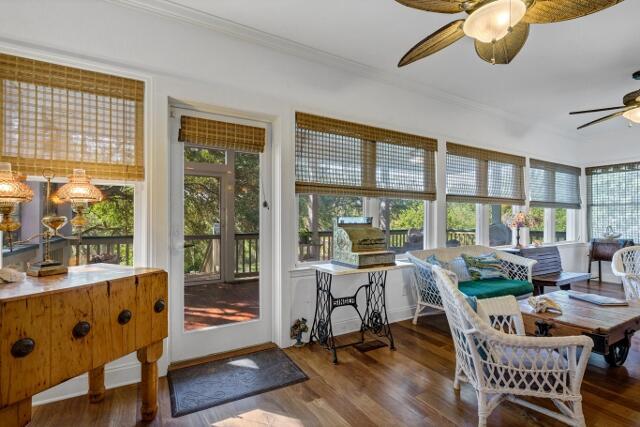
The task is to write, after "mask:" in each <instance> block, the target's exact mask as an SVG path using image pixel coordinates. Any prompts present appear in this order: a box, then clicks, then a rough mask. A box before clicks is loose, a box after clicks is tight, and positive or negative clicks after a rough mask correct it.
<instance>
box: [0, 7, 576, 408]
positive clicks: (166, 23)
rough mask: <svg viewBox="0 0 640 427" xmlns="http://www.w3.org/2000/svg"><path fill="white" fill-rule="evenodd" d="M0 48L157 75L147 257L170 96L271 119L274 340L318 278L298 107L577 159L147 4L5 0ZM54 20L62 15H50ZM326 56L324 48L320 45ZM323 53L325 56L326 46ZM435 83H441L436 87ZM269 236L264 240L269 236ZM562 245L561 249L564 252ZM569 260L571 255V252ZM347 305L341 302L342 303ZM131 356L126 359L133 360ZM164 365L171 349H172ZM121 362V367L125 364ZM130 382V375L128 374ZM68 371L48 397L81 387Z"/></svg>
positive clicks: (282, 336)
mask: <svg viewBox="0 0 640 427" xmlns="http://www.w3.org/2000/svg"><path fill="white" fill-rule="evenodd" d="M0 3H2V5H1V8H2V13H1V14H0V49H2V50H3V51H6V52H10V53H17V54H23V55H34V56H37V57H44V58H46V59H49V60H58V61H62V62H67V63H71V64H76V65H83V66H85V67H87V66H91V67H93V68H97V69H102V70H105V71H120V72H124V73H126V74H131V75H134V76H139V77H142V78H148V79H150V82H151V84H150V85H149V86H148V89H147V96H148V97H150V99H151V102H150V106H151V112H150V116H149V117H150V120H151V123H150V127H149V132H148V135H147V137H148V138H149V139H150V141H151V145H152V149H151V150H147V156H148V159H147V160H148V162H149V163H148V167H147V171H148V174H149V175H148V180H147V184H146V185H148V186H149V190H150V191H149V192H150V194H151V195H152V198H151V200H150V202H149V206H148V212H149V213H150V218H151V225H150V230H149V232H150V235H151V237H152V245H151V249H150V250H151V253H150V256H149V260H150V263H151V264H153V265H155V266H157V267H162V268H168V266H169V254H170V247H169V235H168V229H169V224H168V218H169V209H170V207H169V203H168V197H169V196H168V188H169V187H168V185H169V183H168V178H167V176H168V173H167V171H168V141H169V136H168V131H167V129H168V126H167V115H168V108H167V105H168V99H169V97H172V98H175V99H178V100H181V101H184V102H192V103H202V104H207V105H212V106H217V107H224V108H227V109H229V110H236V111H243V112H250V113H255V114H259V115H262V116H264V117H265V118H266V119H268V120H270V121H271V122H272V129H273V159H272V161H273V165H274V170H276V171H279V173H276V174H275V176H274V177H273V186H274V193H273V195H272V196H271V199H272V200H271V202H272V207H273V214H274V217H275V223H274V230H273V231H274V233H273V234H274V236H276V240H275V241H274V242H272V243H271V250H272V251H273V253H274V257H275V258H274V263H275V265H276V268H275V270H276V271H275V273H274V275H273V286H274V295H275V296H276V299H275V301H274V309H276V310H278V309H279V306H281V307H282V310H281V315H280V316H279V317H278V318H277V319H276V321H275V326H276V329H277V331H276V333H275V335H274V337H273V340H274V341H275V342H277V343H279V344H280V345H288V343H289V342H290V341H289V338H288V328H289V325H290V324H291V321H292V320H293V319H295V318H297V317H301V316H304V317H307V318H308V319H313V307H312V306H313V300H314V298H315V291H314V278H313V276H312V275H310V274H309V272H308V271H295V272H291V270H293V269H294V268H295V264H296V245H295V242H296V241H297V236H296V232H297V231H296V227H295V226H293V225H292V224H296V217H295V215H296V213H295V212H296V203H295V196H294V171H293V159H294V140H293V127H294V112H295V111H296V110H301V111H306V112H311V113H320V114H325V115H329V116H333V117H338V118H342V119H347V120H353V121H358V122H362V123H367V124H373V125H377V126H382V127H388V128H391V129H398V130H402V131H405V132H412V133H417V134H420V135H425V136H431V137H436V138H438V139H439V140H440V142H441V146H442V143H443V142H444V141H455V142H458V143H462V144H470V145H478V146H482V147H487V148H492V149H497V150H503V151H506V152H510V153H514V154H522V155H531V156H535V157H537V158H541V159H545V160H551V161H561V162H564V163H571V164H574V165H578V164H579V163H580V162H579V160H578V159H577V158H576V156H575V153H576V148H577V147H578V146H577V145H576V141H575V140H572V139H568V138H567V137H565V136H563V135H559V134H556V133H552V132H549V131H547V130H545V129H543V128H541V127H539V126H532V125H528V124H524V123H522V122H520V121H518V120H517V119H516V118H515V117H512V116H511V115H509V114H508V113H496V112H494V111H491V110H484V109H481V108H478V107H477V106H475V105H474V104H471V103H469V104H466V103H465V102H461V101H460V100H451V101H448V100H446V99H444V98H443V97H442V96H441V95H438V96H435V95H434V96H433V97H430V96H427V95H425V93H431V92H430V91H428V90H427V91H425V92H423V91H421V90H417V89H415V88H411V87H409V86H407V85H402V87H400V86H396V85H393V84H391V83H389V82H383V81H378V80H374V79H372V78H370V77H367V76H365V75H364V74H362V73H359V72H358V71H357V69H356V68H354V67H351V66H350V65H349V64H345V63H342V62H338V61H336V62H335V63H332V64H328V63H326V61H324V60H323V61H322V62H320V61H314V60H313V59H309V55H308V54H307V55H305V57H304V58H303V57H301V56H297V55H293V54H286V53H284V52H282V51H280V50H274V49H270V48H266V47H263V46H259V45H256V44H253V43H250V42H247V41H242V40H240V39H238V38H234V37H231V36H227V35H225V34H222V33H219V32H216V31H213V30H211V29H208V28H204V27H201V26H196V25H191V24H187V23H183V22H179V21H175V20H170V19H168V18H164V17H160V16H157V15H154V14H150V13H147V12H142V11H138V10H135V9H131V8H126V7H122V6H119V5H116V4H112V3H106V2H101V1H97V0H82V1H80V0H58V1H55V2H52V1H33V0H23V1H20V2H17V1H11V0H2V1H1V2H0ZM48 22H54V23H55V25H46V24H45V23H48ZM320 57H322V56H321V55H320ZM323 58H324V57H323ZM434 93H435V92H434ZM266 243H267V242H265V244H266ZM563 252H564V251H563ZM567 256H568V258H567V259H573V258H571V256H572V255H567ZM408 277H409V276H408V275H407V274H406V273H400V272H394V273H392V274H391V275H390V277H389V287H388V310H389V314H390V317H391V318H392V320H397V319H400V318H406V317H408V316H410V312H411V308H412V305H413V304H414V297H413V291H412V290H411V288H410V283H409V280H408ZM358 282H359V281H351V282H343V281H338V282H337V283H336V284H335V286H334V289H335V290H336V293H340V294H342V293H343V292H344V294H345V295H346V294H350V293H353V291H354V290H355V287H356V284H358ZM343 310H344V311H345V313H346V309H343ZM345 313H340V314H338V315H337V316H336V321H337V324H336V327H335V330H336V332H340V331H346V330H353V329H354V326H355V323H354V322H353V320H354V319H355V314H352V313H349V314H345ZM128 360H129V362H126V363H130V360H131V359H128ZM126 363H125V364H124V365H123V364H122V363H119V364H115V365H113V366H114V367H113V369H110V370H109V371H108V372H107V383H108V384H110V385H114V384H116V383H121V382H123V381H121V379H122V378H125V379H127V378H129V379H130V380H131V381H136V380H137V378H138V377H137V376H136V375H139V374H137V373H136V370H135V367H132V366H129V367H127V366H128V365H127V364H126ZM165 365H166V359H165ZM123 366H125V368H126V370H123V369H125V368H123ZM125 382H126V381H125ZM82 384H83V383H82V382H80V381H72V382H70V383H68V384H67V385H66V386H62V387H66V388H64V389H62V388H58V389H56V390H54V391H52V392H49V393H48V394H47V395H46V397H47V398H55V397H59V396H61V395H63V394H70V393H80V392H82V391H83V389H82V388H81V387H82Z"/></svg>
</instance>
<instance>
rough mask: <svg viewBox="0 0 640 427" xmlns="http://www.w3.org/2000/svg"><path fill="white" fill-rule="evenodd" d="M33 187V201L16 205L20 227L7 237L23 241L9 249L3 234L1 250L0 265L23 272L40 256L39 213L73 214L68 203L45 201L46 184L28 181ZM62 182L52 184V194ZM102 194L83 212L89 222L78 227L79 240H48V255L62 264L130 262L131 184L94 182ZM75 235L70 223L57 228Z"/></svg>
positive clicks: (69, 234) (131, 247)
mask: <svg viewBox="0 0 640 427" xmlns="http://www.w3.org/2000/svg"><path fill="white" fill-rule="evenodd" d="M28 184H29V186H30V187H31V188H32V189H33V190H34V198H33V200H32V201H31V202H30V203H28V204H25V205H23V206H21V207H20V210H19V213H18V216H19V220H20V222H21V224H22V227H21V228H20V229H19V230H18V231H16V232H15V233H14V235H13V236H11V237H12V238H13V239H14V240H17V241H20V240H23V243H22V244H18V245H17V246H15V247H14V248H13V250H10V249H8V247H9V241H8V239H9V236H8V234H5V235H4V243H5V248H6V249H5V250H4V251H3V264H4V265H5V266H10V267H13V268H16V269H18V270H20V271H25V270H26V268H27V265H28V264H29V263H32V262H36V261H39V260H41V259H42V255H43V249H44V248H43V245H42V244H43V242H44V239H43V238H42V237H41V236H38V234H40V233H41V232H42V231H43V230H42V225H41V223H40V220H41V218H42V214H43V213H47V209H49V212H51V213H52V214H56V215H64V216H66V217H67V218H68V219H69V220H70V219H71V218H72V216H73V215H74V213H73V212H72V210H71V206H70V205H69V204H62V205H55V204H53V203H51V204H50V205H49V208H47V204H46V183H44V182H42V181H29V182H28ZM61 185H62V184H56V183H53V184H52V186H51V187H52V189H51V191H52V193H53V192H55V190H56V189H57V188H59V187H60V186H61ZM97 187H98V188H99V189H100V190H101V191H102V193H103V195H104V200H103V201H101V202H99V203H95V204H93V205H91V206H90V207H89V209H88V211H87V212H86V213H85V215H86V218H87V220H88V221H89V223H88V225H87V226H86V228H84V229H83V230H82V234H81V239H78V240H65V239H61V238H54V239H52V240H51V257H52V258H53V259H54V260H56V261H60V262H62V263H63V264H64V265H66V266H74V265H85V264H95V263H108V264H120V265H133V262H134V258H133V255H134V254H133V236H134V228H133V222H134V202H133V199H134V187H133V186H131V185H97ZM72 233H73V234H75V235H76V236H79V233H78V231H77V230H72V228H71V224H69V223H68V224H67V225H65V226H64V227H63V228H62V229H61V234H62V235H64V236H71V235H72Z"/></svg>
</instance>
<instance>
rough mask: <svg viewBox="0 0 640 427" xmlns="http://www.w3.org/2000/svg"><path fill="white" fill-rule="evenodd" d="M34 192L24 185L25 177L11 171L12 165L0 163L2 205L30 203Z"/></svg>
mask: <svg viewBox="0 0 640 427" xmlns="http://www.w3.org/2000/svg"><path fill="white" fill-rule="evenodd" d="M32 198H33V191H32V190H31V188H30V187H29V186H28V185H27V184H25V183H24V176H22V175H20V174H18V173H17V172H12V171H11V163H0V203H1V204H11V205H15V204H16V203H25V202H30V201H31V199H32Z"/></svg>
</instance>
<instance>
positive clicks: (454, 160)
mask: <svg viewBox="0 0 640 427" xmlns="http://www.w3.org/2000/svg"><path fill="white" fill-rule="evenodd" d="M524 166H525V158H524V157H520V156H514V155H511V154H505V153H500V152H497V151H490V150H484V149H481V148H476V147H469V146H466V145H460V144H454V143H451V142H448V143H447V165H446V177H447V201H449V202H461V203H484V204H494V203H495V204H511V205H524V201H525V195H524Z"/></svg>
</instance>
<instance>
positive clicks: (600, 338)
mask: <svg viewBox="0 0 640 427" xmlns="http://www.w3.org/2000/svg"><path fill="white" fill-rule="evenodd" d="M544 296H545V297H549V298H551V299H553V300H554V301H555V302H557V303H558V304H559V305H560V306H561V307H562V314H558V313H555V312H547V313H535V312H534V311H533V309H532V308H531V306H530V305H529V303H528V302H527V300H522V301H519V304H520V311H521V312H522V318H523V320H524V325H525V330H526V333H527V335H535V336H543V337H551V336H556V337H562V336H569V335H587V336H588V337H591V339H593V344H594V345H593V351H594V352H596V353H600V354H602V355H604V358H605V360H606V361H607V362H608V363H609V365H611V366H621V365H622V364H623V363H624V362H625V360H626V359H627V355H628V354H629V347H630V340H631V336H632V335H633V334H634V332H635V331H637V330H639V329H640V303H639V302H635V301H633V302H629V306H618V307H611V306H609V307H605V306H599V305H596V304H591V303H588V302H586V301H580V300H577V299H572V298H569V294H568V293H567V292H566V291H556V292H551V293H548V294H544Z"/></svg>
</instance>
